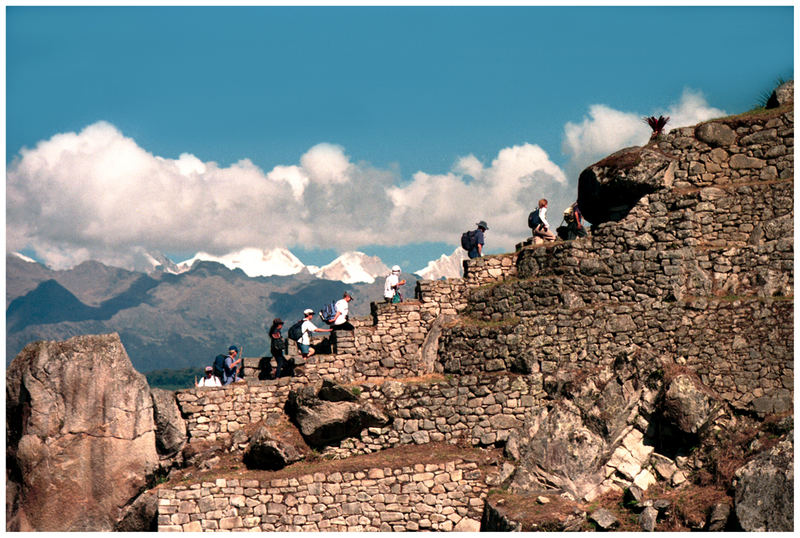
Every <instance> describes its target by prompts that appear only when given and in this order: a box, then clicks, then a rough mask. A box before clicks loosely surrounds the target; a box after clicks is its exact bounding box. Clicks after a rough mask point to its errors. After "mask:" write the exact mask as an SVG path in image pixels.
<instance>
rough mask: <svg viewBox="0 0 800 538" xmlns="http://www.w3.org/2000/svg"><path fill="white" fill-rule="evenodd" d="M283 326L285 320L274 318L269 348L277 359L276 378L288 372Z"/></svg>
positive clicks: (270, 329) (270, 331)
mask: <svg viewBox="0 0 800 538" xmlns="http://www.w3.org/2000/svg"><path fill="white" fill-rule="evenodd" d="M282 328H283V320H282V319H281V318H275V319H273V320H272V326H271V327H270V328H269V350H270V353H271V354H272V358H273V359H275V379H278V378H279V377H281V374H282V373H285V372H286V357H284V356H283V353H284V351H285V350H286V341H285V340H284V339H283V337H282V336H281V329H282ZM268 373H269V372H268Z"/></svg>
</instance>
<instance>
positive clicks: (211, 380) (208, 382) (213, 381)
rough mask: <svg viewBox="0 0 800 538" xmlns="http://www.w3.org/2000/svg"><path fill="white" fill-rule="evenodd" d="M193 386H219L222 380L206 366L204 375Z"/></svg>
mask: <svg viewBox="0 0 800 538" xmlns="http://www.w3.org/2000/svg"><path fill="white" fill-rule="evenodd" d="M194 386H195V387H221V386H222V382H221V381H220V380H219V378H218V377H217V376H215V375H214V369H213V368H212V367H211V366H206V376H205V377H203V378H201V379H200V381H198V382H196V383H195V384H194Z"/></svg>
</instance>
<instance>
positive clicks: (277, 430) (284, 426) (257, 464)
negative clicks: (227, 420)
mask: <svg viewBox="0 0 800 538" xmlns="http://www.w3.org/2000/svg"><path fill="white" fill-rule="evenodd" d="M240 431H241V430H240ZM292 434H294V435H292ZM307 451H308V447H306V445H305V443H303V440H302V439H301V438H300V436H299V435H298V434H297V430H295V429H294V428H293V427H292V426H291V424H289V423H288V420H286V417H285V416H277V415H276V414H274V413H273V414H271V415H269V416H268V417H267V418H266V419H265V420H264V421H263V422H262V423H261V424H259V426H258V427H257V428H256V430H255V432H254V433H253V435H251V436H250V439H249V440H248V446H247V450H246V451H245V453H244V463H245V465H247V467H248V468H250V469H269V470H277V469H283V468H284V467H286V466H287V465H290V464H292V463H295V462H297V461H300V460H302V459H304V458H305V452H307Z"/></svg>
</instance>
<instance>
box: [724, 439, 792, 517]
mask: <svg viewBox="0 0 800 538" xmlns="http://www.w3.org/2000/svg"><path fill="white" fill-rule="evenodd" d="M793 433H794V432H791V433H790V434H789V435H788V436H787V437H786V439H784V440H783V441H781V442H780V443H778V444H777V445H776V446H774V447H772V448H771V449H770V450H767V451H765V452H764V453H762V454H759V455H758V456H757V457H756V458H754V459H753V460H751V461H750V462H748V463H747V464H746V465H745V466H744V467H742V468H740V469H739V470H737V471H736V474H735V480H734V488H735V502H736V517H737V518H738V519H739V525H741V527H742V529H744V530H746V531H752V532H791V531H792V530H793V527H794V490H793V488H794V443H793V442H792V438H793Z"/></svg>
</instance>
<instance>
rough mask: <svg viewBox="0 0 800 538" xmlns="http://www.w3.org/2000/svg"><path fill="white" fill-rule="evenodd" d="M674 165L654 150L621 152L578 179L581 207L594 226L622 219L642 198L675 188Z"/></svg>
mask: <svg viewBox="0 0 800 538" xmlns="http://www.w3.org/2000/svg"><path fill="white" fill-rule="evenodd" d="M675 164H676V163H675V160H674V159H672V158H670V157H669V156H667V155H666V154H664V153H662V152H661V151H659V150H658V149H656V148H655V147H651V146H644V147H633V148H626V149H623V150H620V151H618V152H616V153H614V154H613V155H610V156H608V157H606V158H605V159H603V160H602V161H599V162H597V163H595V164H593V165H592V166H590V167H588V168H587V169H586V170H584V171H583V172H582V173H581V175H580V176H579V177H578V207H580V210H581V213H582V214H583V216H584V218H585V219H586V220H588V221H589V222H591V223H592V224H595V225H597V224H600V223H603V222H608V221H618V220H621V219H622V218H623V217H625V215H627V214H628V213H629V212H630V210H631V209H632V208H633V206H635V205H636V203H637V202H638V201H639V200H640V199H641V198H642V196H645V195H646V194H649V193H651V192H654V191H656V190H658V189H663V188H668V187H671V186H672V181H673V178H674V170H675Z"/></svg>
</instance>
